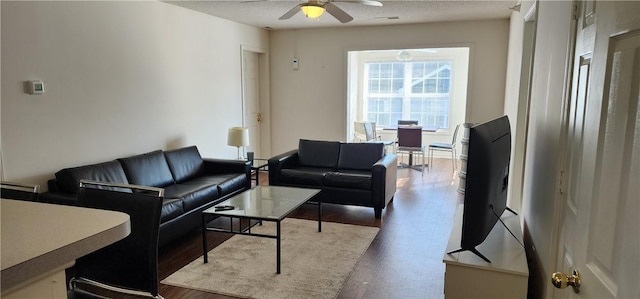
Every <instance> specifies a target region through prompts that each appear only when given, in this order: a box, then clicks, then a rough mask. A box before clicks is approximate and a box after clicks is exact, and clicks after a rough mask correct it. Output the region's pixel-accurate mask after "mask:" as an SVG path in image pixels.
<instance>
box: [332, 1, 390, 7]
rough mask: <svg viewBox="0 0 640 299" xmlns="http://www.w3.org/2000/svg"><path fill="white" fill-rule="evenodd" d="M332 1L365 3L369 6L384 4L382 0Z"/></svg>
mask: <svg viewBox="0 0 640 299" xmlns="http://www.w3.org/2000/svg"><path fill="white" fill-rule="evenodd" d="M331 2H348V3H357V4H364V5H369V6H382V2H380V1H375V0H333V1H331Z"/></svg>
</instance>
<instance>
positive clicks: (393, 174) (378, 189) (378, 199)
mask: <svg viewBox="0 0 640 299" xmlns="http://www.w3.org/2000/svg"><path fill="white" fill-rule="evenodd" d="M397 179H398V158H397V156H396V155H394V154H387V155H385V156H383V157H382V158H381V159H380V160H378V162H376V163H375V164H373V167H372V168H371V193H372V197H373V198H372V200H373V206H374V207H380V208H384V207H385V206H386V205H387V204H388V203H389V202H390V201H391V199H392V198H393V196H394V194H395V193H396V184H397Z"/></svg>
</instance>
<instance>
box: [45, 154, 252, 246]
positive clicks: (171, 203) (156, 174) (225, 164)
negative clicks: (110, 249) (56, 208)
mask: <svg viewBox="0 0 640 299" xmlns="http://www.w3.org/2000/svg"><path fill="white" fill-rule="evenodd" d="M250 175H251V166H250V164H249V163H248V162H246V161H239V160H222V159H203V158H202V157H201V156H200V153H199V152H198V149H197V147H195V146H190V147H185V148H180V149H176V150H170V151H161V150H157V151H153V152H149V153H145V154H141V155H136V156H132V157H126V158H120V159H116V160H113V161H109V162H104V163H99V164H92V165H85V166H79V167H73V168H65V169H62V170H60V171H58V172H56V174H55V179H51V180H49V182H48V187H49V192H46V193H43V194H41V195H40V200H41V201H43V202H48V203H55V204H66V205H77V204H78V202H77V195H78V191H79V189H80V180H82V179H88V180H95V181H105V182H112V183H122V184H133V185H141V186H150V187H158V188H164V200H163V204H162V213H161V220H160V236H159V245H160V246H162V245H165V244H167V243H169V241H171V240H173V239H175V238H177V237H179V236H181V235H183V234H184V233H186V232H189V231H191V230H193V229H195V228H198V227H200V225H202V223H201V222H202V218H201V212H202V211H203V210H204V209H207V208H209V207H211V206H213V205H214V204H216V203H218V202H220V201H223V200H224V199H226V198H227V197H229V196H231V195H233V194H236V193H238V192H241V191H244V190H247V189H249V188H250V187H251V180H250V178H251V177H250Z"/></svg>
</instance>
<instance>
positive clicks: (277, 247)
mask: <svg viewBox="0 0 640 299" xmlns="http://www.w3.org/2000/svg"><path fill="white" fill-rule="evenodd" d="M276 263H278V265H277V267H276V273H278V274H280V221H277V222H276Z"/></svg>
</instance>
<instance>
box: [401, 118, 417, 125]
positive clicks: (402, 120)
mask: <svg viewBox="0 0 640 299" xmlns="http://www.w3.org/2000/svg"><path fill="white" fill-rule="evenodd" d="M417 125H418V121H417V120H404V119H399V120H398V126H417Z"/></svg>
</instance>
